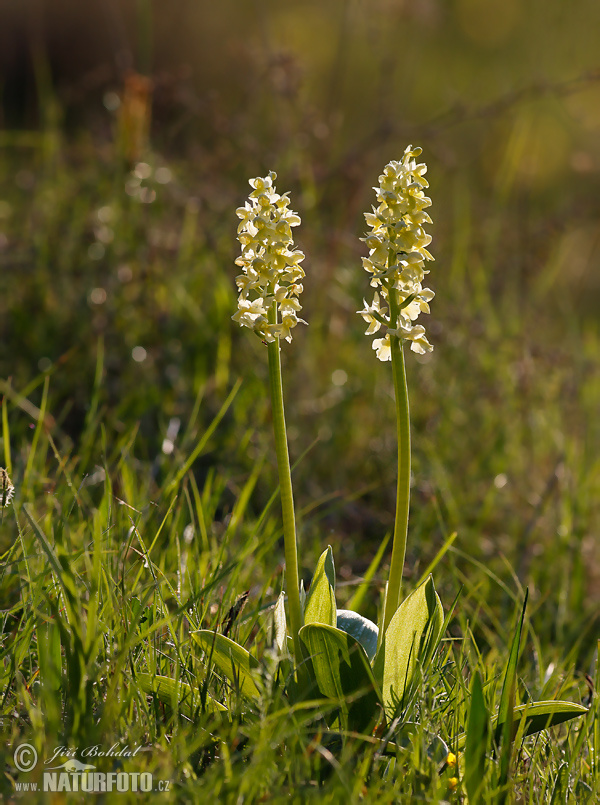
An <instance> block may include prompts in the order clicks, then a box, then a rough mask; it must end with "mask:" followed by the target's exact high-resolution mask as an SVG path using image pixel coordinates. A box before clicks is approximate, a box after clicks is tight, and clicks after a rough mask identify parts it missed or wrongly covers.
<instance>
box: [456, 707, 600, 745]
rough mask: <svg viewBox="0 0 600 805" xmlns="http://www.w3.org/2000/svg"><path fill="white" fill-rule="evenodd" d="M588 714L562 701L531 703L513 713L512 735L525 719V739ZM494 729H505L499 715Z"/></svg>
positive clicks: (462, 738)
mask: <svg viewBox="0 0 600 805" xmlns="http://www.w3.org/2000/svg"><path fill="white" fill-rule="evenodd" d="M587 712H588V710H587V708H585V707H584V706H583V705H582V704H576V703H575V702H562V701H544V702H529V703H528V704H520V705H518V706H517V707H515V709H514V710H513V712H512V730H511V734H512V736H513V737H514V736H515V735H516V734H517V731H518V729H519V726H520V724H521V719H522V718H525V731H524V733H523V737H524V738H526V737H527V736H528V735H534V734H535V733H536V732H541V731H542V730H545V729H548V728H549V727H555V726H557V724H562V723H564V722H565V721H569V720H570V719H572V718H578V717H579V716H584V715H585V714H586V713H587ZM492 727H496V728H497V727H499V728H500V729H503V727H504V724H503V722H499V720H498V713H496V714H495V715H494V716H492ZM466 738H467V736H466V733H463V734H462V735H459V737H458V740H457V744H456V746H457V749H459V750H462V749H463V748H464V746H465V743H466Z"/></svg>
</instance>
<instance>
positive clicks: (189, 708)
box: [135, 674, 227, 718]
mask: <svg viewBox="0 0 600 805" xmlns="http://www.w3.org/2000/svg"><path fill="white" fill-rule="evenodd" d="M135 680H136V682H137V683H138V685H139V686H140V688H141V689H142V690H143V691H144V693H147V694H154V695H155V696H156V697H157V699H158V700H159V701H160V702H162V703H163V704H166V705H167V706H168V707H170V708H171V709H172V710H179V712H181V713H183V715H185V716H187V717H188V718H194V716H195V714H196V711H197V710H198V709H199V708H200V694H199V693H198V692H196V697H195V698H194V691H193V689H192V687H191V686H190V685H188V684H187V683H186V682H176V681H175V680H174V679H169V677H168V676H152V675H151V674H137V675H136V677H135ZM205 706H206V710H207V711H208V712H210V713H226V712H227V708H226V707H225V706H224V705H222V704H221V703H220V702H218V701H216V700H215V699H213V698H212V696H209V695H208V694H207V696H206V705H205Z"/></svg>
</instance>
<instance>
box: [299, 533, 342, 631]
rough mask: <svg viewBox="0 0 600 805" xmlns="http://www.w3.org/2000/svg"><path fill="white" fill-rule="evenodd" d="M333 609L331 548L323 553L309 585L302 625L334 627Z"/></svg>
mask: <svg viewBox="0 0 600 805" xmlns="http://www.w3.org/2000/svg"><path fill="white" fill-rule="evenodd" d="M336 622H337V618H336V609H335V567H334V565H333V552H332V550H331V546H328V548H327V550H326V551H323V553H322V554H321V557H320V558H319V561H318V562H317V568H316V570H315V575H314V576H313V579H312V581H311V583H310V589H309V591H308V595H307V596H306V606H305V607H304V623H325V624H328V625H329V626H334V627H335V625H336Z"/></svg>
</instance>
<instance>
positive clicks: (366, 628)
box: [337, 609, 379, 660]
mask: <svg viewBox="0 0 600 805" xmlns="http://www.w3.org/2000/svg"><path fill="white" fill-rule="evenodd" d="M337 628H338V629H341V630H342V631H343V632H346V633H347V634H349V635H352V637H353V638H354V639H355V640H358V642H359V643H360V644H361V646H362V647H363V648H364V650H365V651H366V653H367V657H368V658H369V660H372V659H373V657H374V656H375V653H376V652H377V637H378V634H379V630H378V629H377V626H376V625H375V624H374V623H373V621H370V620H369V619H368V618H363V616H362V615H359V614H358V612H352V610H350V609H338V610H337Z"/></svg>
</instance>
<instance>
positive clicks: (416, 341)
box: [358, 145, 434, 361]
mask: <svg viewBox="0 0 600 805" xmlns="http://www.w3.org/2000/svg"><path fill="white" fill-rule="evenodd" d="M420 153H421V149H420V148H413V147H412V146H411V145H409V146H408V148H407V149H406V150H405V152H404V156H403V157H402V160H401V161H400V162H398V161H392V162H390V163H388V164H387V165H386V166H385V168H384V170H383V173H382V174H381V176H380V177H379V187H375V188H373V189H374V190H375V193H376V194H377V201H378V206H377V207H373V212H367V213H365V219H366V222H367V224H368V225H369V226H370V227H371V232H369V233H368V235H367V236H366V237H364V238H362V240H363V242H364V243H366V244H367V246H368V247H369V256H368V257H363V266H364V268H365V271H367V272H368V273H369V274H370V275H371V281H370V284H371V286H372V287H373V288H375V289H376V291H375V295H374V299H373V304H372V305H369V304H367V302H365V307H364V309H363V310H359V311H358V312H359V313H360V315H361V316H362V317H363V319H364V320H365V321H366V322H367V324H368V325H369V326H368V328H367V331H366V333H367V335H371V334H373V333H376V332H378V331H379V329H380V327H381V326H382V324H385V325H386V326H387V332H386V333H385V335H384V336H383V338H376V339H375V340H374V341H373V349H375V350H376V351H377V357H378V358H379V360H381V361H389V360H391V340H390V339H391V338H399V339H400V340H401V341H409V342H410V348H411V349H412V350H413V352H418V353H424V352H431V350H432V349H433V347H432V345H431V344H430V343H429V341H428V340H427V337H426V335H425V328H424V327H423V326H422V325H421V324H415V321H416V319H417V318H418V316H419V314H420V313H429V302H430V301H431V300H432V299H433V297H434V293H433V291H432V290H430V289H429V288H423V286H422V285H421V283H422V281H423V279H424V277H425V274H427V273H429V272H428V271H427V270H426V268H425V264H426V261H428V260H433V257H432V256H431V254H430V253H429V252H428V251H427V248H426V247H427V246H428V245H429V244H430V243H431V235H428V234H427V233H426V232H425V230H424V229H423V224H426V223H431V218H430V217H429V215H428V214H427V213H426V212H425V211H424V209H425V207H429V206H430V204H431V200H430V199H429V198H427V196H426V195H425V193H424V192H423V188H425V187H428V183H427V180H426V179H425V178H424V174H425V173H426V171H427V166H426V165H425V164H424V163H422V164H417V162H416V159H415V157H418V156H419V154H420ZM390 294H393V295H394V296H395V300H394V302H393V303H392V304H390ZM396 308H397V310H398V313H397V316H396V320H395V321H392V319H391V312H390V311H391V310H392V309H394V310H395V309H396Z"/></svg>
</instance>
